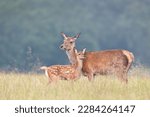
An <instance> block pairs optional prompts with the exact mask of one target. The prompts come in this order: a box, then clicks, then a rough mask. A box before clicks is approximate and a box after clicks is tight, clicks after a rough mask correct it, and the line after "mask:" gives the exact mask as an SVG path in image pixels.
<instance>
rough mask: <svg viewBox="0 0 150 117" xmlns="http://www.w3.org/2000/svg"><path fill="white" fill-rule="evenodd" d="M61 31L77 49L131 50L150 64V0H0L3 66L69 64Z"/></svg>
mask: <svg viewBox="0 0 150 117" xmlns="http://www.w3.org/2000/svg"><path fill="white" fill-rule="evenodd" d="M60 32H64V33H65V34H67V35H69V36H74V35H76V34H77V33H79V32H81V36H80V38H79V39H78V40H77V44H76V45H77V48H78V49H79V50H80V49H83V48H85V47H86V48H87V50H88V51H91V50H104V49H127V50H129V51H132V52H133V53H134V55H135V58H136V61H138V62H139V63H141V64H143V65H146V66H150V0H0V69H1V70H14V69H15V70H19V71H29V70H34V69H36V68H38V67H39V66H41V65H53V64H67V63H69V62H68V58H67V56H66V54H65V52H64V51H62V50H60V49H59V45H60V44H62V42H63V38H62V37H61V35H60Z"/></svg>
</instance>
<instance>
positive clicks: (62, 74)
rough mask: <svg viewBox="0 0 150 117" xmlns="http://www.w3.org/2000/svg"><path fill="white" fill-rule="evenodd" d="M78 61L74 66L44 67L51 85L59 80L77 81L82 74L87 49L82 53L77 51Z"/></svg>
mask: <svg viewBox="0 0 150 117" xmlns="http://www.w3.org/2000/svg"><path fill="white" fill-rule="evenodd" d="M74 54H75V56H76V61H75V63H74V64H72V65H53V66H50V67H46V66H43V67H41V69H42V70H45V75H46V76H47V77H48V78H49V83H50V82H52V81H57V80H63V79H64V80H76V79H78V78H79V77H80V75H81V74H82V73H81V72H82V65H83V59H84V58H85V56H84V54H85V49H84V50H83V51H82V52H77V50H75V53H74Z"/></svg>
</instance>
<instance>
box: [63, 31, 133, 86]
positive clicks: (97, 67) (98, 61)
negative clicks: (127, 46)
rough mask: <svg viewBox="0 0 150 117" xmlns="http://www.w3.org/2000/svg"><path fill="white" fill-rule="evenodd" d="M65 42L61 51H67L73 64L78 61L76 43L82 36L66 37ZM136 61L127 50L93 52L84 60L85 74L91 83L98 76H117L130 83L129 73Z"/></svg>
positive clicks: (87, 53) (86, 54)
mask: <svg viewBox="0 0 150 117" xmlns="http://www.w3.org/2000/svg"><path fill="white" fill-rule="evenodd" d="M61 35H62V36H63V37H64V42H63V44H62V45H61V46H60V48H61V49H63V50H65V51H66V54H67V56H68V58H69V60H70V63H71V64H74V62H75V60H76V56H75V41H76V39H77V38H78V37H79V36H80V34H77V35H76V36H74V37H69V36H66V35H65V34H64V33H61ZM133 60H134V55H133V54H132V53H131V52H129V51H127V50H104V51H91V52H86V53H85V59H84V60H83V68H82V71H83V74H84V75H87V76H88V79H89V81H91V80H92V79H93V77H94V75H96V74H98V73H99V74H102V75H105V74H106V75H107V74H115V75H116V76H117V77H118V78H119V79H120V80H121V81H124V82H125V83H127V82H128V79H127V72H128V70H129V68H130V66H131V64H132V62H133Z"/></svg>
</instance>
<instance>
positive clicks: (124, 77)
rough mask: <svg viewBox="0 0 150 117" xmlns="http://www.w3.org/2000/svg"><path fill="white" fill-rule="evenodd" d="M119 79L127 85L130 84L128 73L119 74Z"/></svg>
mask: <svg viewBox="0 0 150 117" xmlns="http://www.w3.org/2000/svg"><path fill="white" fill-rule="evenodd" d="M117 77H118V79H120V80H121V82H124V83H126V84H127V83H128V79H127V73H126V72H120V73H117Z"/></svg>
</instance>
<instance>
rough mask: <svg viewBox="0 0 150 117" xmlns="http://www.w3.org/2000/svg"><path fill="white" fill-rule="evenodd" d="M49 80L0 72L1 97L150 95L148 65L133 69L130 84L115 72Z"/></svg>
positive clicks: (138, 96)
mask: <svg viewBox="0 0 150 117" xmlns="http://www.w3.org/2000/svg"><path fill="white" fill-rule="evenodd" d="M47 83H48V79H47V78H46V77H45V75H44V73H43V74H31V73H28V74H20V73H0V99H1V100H2V99H4V100H16V99H18V100H20V99H23V100H24V99H25V100H26V99H27V100H28V99H31V100H32V99H33V100H39V99H41V100H49V99H50V100H53V99H62V100H68V99H77V100H79V99H81V100H82V99H90V100H92V99H96V100H99V99H100V100H107V99H112V100H114V99H119V100H120V99H125V100H126V99H150V75H149V70H147V69H137V68H136V69H134V70H132V71H131V72H130V73H129V83H128V84H127V85H125V84H123V83H121V82H120V81H119V80H118V79H117V78H115V77H112V76H97V77H96V78H95V80H94V81H93V82H89V81H88V80H87V78H85V77H81V78H80V79H79V80H77V81H75V82H73V81H59V82H57V83H55V84H54V83H53V84H50V85H47Z"/></svg>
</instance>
